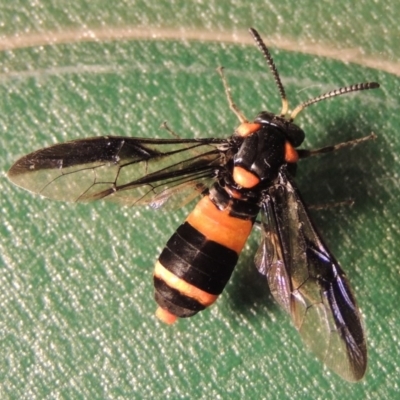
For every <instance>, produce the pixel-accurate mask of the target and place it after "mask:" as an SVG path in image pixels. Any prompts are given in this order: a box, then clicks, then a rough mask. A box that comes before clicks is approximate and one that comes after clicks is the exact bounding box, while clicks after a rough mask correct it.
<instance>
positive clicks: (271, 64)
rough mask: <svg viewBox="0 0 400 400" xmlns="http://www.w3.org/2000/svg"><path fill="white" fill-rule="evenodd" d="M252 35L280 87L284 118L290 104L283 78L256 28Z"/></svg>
mask: <svg viewBox="0 0 400 400" xmlns="http://www.w3.org/2000/svg"><path fill="white" fill-rule="evenodd" d="M249 31H250V33H251V35H252V36H253V38H254V40H255V42H256V43H257V45H258V47H259V48H260V50H261V51H262V53H263V54H264V57H265V59H266V60H267V64H268V66H269V68H270V70H271V72H272V75H273V77H274V79H275V83H276V86H278V90H279V94H280V95H281V99H282V110H281V116H282V117H284V116H285V115H286V113H287V112H288V109H289V103H288V101H287V98H286V93H285V89H284V87H283V85H282V82H281V78H280V77H279V74H278V70H277V69H276V66H275V64H274V60H273V59H272V56H271V54H270V52H269V50H268V49H267V46H265V44H264V42H263V40H262V39H261V36H260V35H259V34H258V32H257V31H256V30H255V29H254V28H250V29H249Z"/></svg>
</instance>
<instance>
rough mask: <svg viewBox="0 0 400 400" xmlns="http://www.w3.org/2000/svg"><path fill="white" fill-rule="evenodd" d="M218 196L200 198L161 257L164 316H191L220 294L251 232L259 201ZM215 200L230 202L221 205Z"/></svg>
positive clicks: (159, 292) (158, 283)
mask: <svg viewBox="0 0 400 400" xmlns="http://www.w3.org/2000/svg"><path fill="white" fill-rule="evenodd" d="M221 190H223V189H222V188H220V187H219V192H221ZM214 192H215V191H214ZM214 194H215V193H214ZM218 196H219V195H218V194H217V197H218ZM225 196H227V194H226V193H225ZM213 200H214V201H212V200H211V199H210V196H206V197H203V198H202V199H201V200H200V201H199V203H198V204H197V205H196V207H195V209H194V210H193V212H192V213H191V214H190V215H189V216H188V218H187V219H186V221H185V223H184V224H182V225H181V226H180V227H179V228H178V229H177V231H176V232H175V233H174V235H173V236H172V237H171V239H170V240H169V241H168V243H167V245H166V247H165V248H164V250H163V252H162V253H161V255H160V258H159V260H158V261H157V263H156V266H155V271H154V286H155V299H156V302H157V303H158V305H159V308H158V310H157V313H156V315H157V316H158V317H159V318H160V319H161V320H162V321H164V322H167V323H173V322H175V320H176V318H177V317H181V318H183V317H190V316H192V315H194V314H196V313H197V312H199V311H201V310H203V309H205V308H206V307H207V306H209V305H210V304H212V303H213V302H214V301H215V300H216V299H217V297H218V295H219V294H221V293H222V291H223V289H224V287H225V285H226V284H227V282H228V280H229V278H230V276H231V274H232V271H233V269H234V268H235V265H236V262H237V260H238V256H239V253H240V252H241V250H242V249H243V247H244V245H245V243H246V240H247V238H248V236H249V234H250V232H251V229H252V226H253V222H254V218H255V215H256V214H257V212H258V207H257V206H252V207H243V204H245V202H243V201H239V200H232V199H231V200H230V201H229V204H228V205H226V204H224V205H221V204H219V203H218V199H214V198H213ZM215 202H216V203H217V204H219V206H220V207H219V208H223V207H225V208H224V209H223V210H221V209H219V208H218V207H217V206H216V204H215ZM250 210H251V213H250Z"/></svg>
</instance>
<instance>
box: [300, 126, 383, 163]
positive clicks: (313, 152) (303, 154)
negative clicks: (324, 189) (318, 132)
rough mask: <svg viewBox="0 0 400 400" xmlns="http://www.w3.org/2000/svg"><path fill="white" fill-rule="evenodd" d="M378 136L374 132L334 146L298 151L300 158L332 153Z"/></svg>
mask: <svg viewBox="0 0 400 400" xmlns="http://www.w3.org/2000/svg"><path fill="white" fill-rule="evenodd" d="M376 138H377V136H376V135H375V133H373V132H372V133H371V134H370V135H368V136H364V137H362V138H358V139H353V140H349V141H347V142H343V143H338V144H335V145H332V146H326V147H321V148H319V149H315V150H304V149H298V150H297V153H298V154H299V158H307V157H312V156H317V155H319V154H325V153H331V152H333V151H337V150H341V149H343V148H345V147H350V146H356V145H358V144H360V143H363V142H366V141H367V140H374V139H376Z"/></svg>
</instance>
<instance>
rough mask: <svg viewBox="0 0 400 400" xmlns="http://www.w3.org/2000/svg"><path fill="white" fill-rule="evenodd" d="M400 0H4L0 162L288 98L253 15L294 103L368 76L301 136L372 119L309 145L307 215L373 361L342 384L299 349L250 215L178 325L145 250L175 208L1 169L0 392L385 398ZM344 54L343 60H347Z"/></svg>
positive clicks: (391, 319) (180, 216)
mask: <svg viewBox="0 0 400 400" xmlns="http://www.w3.org/2000/svg"><path fill="white" fill-rule="evenodd" d="M399 11H400V10H399V5H398V2H395V1H394V0H392V1H389V2H385V3H384V2H374V1H367V0H366V1H360V2H357V3H342V2H336V3H335V2H333V1H332V2H324V3H315V2H311V1H300V2H296V5H294V3H293V2H289V1H280V2H275V1H271V2H268V3H265V2H261V1H256V2H254V1H253V2H251V4H250V3H244V2H240V1H231V2H217V1H211V2H204V3H201V2H200V3H198V2H196V3H195V2H193V3H192V2H184V1H175V2H173V3H170V2H165V1H159V2H153V4H148V2H140V1H137V2H134V1H132V2H118V4H115V2H105V1H99V0H97V1H91V2H83V1H82V2H79V1H78V2H69V3H66V2H57V1H55V2H51V3H50V2H49V3H47V2H42V3H41V2H27V1H16V2H13V3H12V5H10V4H8V3H6V2H5V1H4V0H3V2H2V4H1V3H0V12H1V15H2V16H3V18H2V20H3V21H4V23H3V25H1V26H0V35H1V38H0V50H1V52H0V68H1V72H0V73H1V75H0V79H1V82H0V90H1V93H0V130H1V132H0V141H1V146H0V168H1V170H2V171H4V172H5V171H7V169H8V168H9V167H10V166H11V165H12V163H13V162H14V161H16V159H17V158H18V157H20V156H22V155H24V154H26V153H29V152H31V151H33V150H36V149H37V148H40V147H44V146H48V145H51V144H53V143H56V142H60V141H66V140H71V139H75V138H83V137H89V136H96V135H126V136H139V137H140V136H143V137H169V136H168V135H169V134H168V133H167V132H166V131H165V130H162V129H159V126H160V124H161V123H162V122H163V121H165V120H167V121H168V124H169V125H170V126H171V127H172V128H173V129H174V130H175V131H176V132H177V133H178V134H179V135H180V136H182V137H214V136H216V137H226V136H229V135H230V134H232V132H233V130H234V129H235V127H236V126H237V124H238V121H237V118H236V116H235V115H234V114H233V113H232V112H231V111H230V110H229V108H228V105H227V101H226V98H225V94H224V92H223V88H222V84H221V81H220V78H219V76H218V74H217V73H216V71H215V69H216V67H218V66H220V65H223V66H224V67H225V68H226V75H227V78H228V80H229V83H230V85H231V87H232V94H233V96H234V98H235V101H236V102H237V104H238V106H239V107H240V109H241V110H242V111H243V112H244V113H245V115H246V116H247V117H248V118H249V119H251V118H253V117H254V116H255V115H256V114H257V113H258V112H259V111H260V110H261V109H263V110H264V109H266V110H269V111H271V112H279V110H280V100H279V96H278V93H277V90H276V87H275V86H274V82H273V78H272V77H271V74H270V72H269V71H268V69H267V67H266V65H265V61H264V59H263V58H262V56H261V54H260V52H259V51H258V49H257V48H256V46H255V45H254V44H253V43H252V41H251V38H250V35H248V33H247V32H246V31H247V28H248V27H250V26H254V27H255V28H257V29H258V30H259V32H260V34H261V35H262V37H263V38H264V39H265V41H266V43H267V45H269V46H271V52H272V54H273V56H274V60H275V63H276V65H277V67H278V70H279V72H280V74H281V78H282V81H283V83H284V85H285V88H286V90H287V94H288V98H289V100H290V104H291V107H292V108H294V107H295V106H296V105H297V104H299V103H300V102H302V101H304V100H307V99H308V98H310V97H312V96H315V95H318V94H320V93H322V92H325V91H328V90H331V89H334V88H337V87H340V86H344V85H347V84H353V83H357V82H362V81H378V82H379V83H380V84H381V89H380V90H374V91H368V92H363V93H358V94H354V95H349V96H343V97H341V98H337V99H333V100H329V101H326V102H322V103H319V104H318V105H313V106H311V107H310V108H309V109H307V110H305V111H304V112H303V113H302V114H301V115H300V116H299V118H298V119H297V120H296V122H297V123H298V124H299V125H301V126H302V128H303V129H304V131H305V132H306V141H305V144H304V147H307V148H316V147H321V146H325V145H329V144H335V143H339V142H342V141H346V140H350V139H353V138H357V137H361V136H365V135H368V134H369V133H370V132H371V131H373V132H375V133H376V134H377V136H378V139H377V140H376V141H374V142H368V143H364V144H361V145H360V146H358V147H356V148H353V149H344V150H342V151H340V152H338V153H335V154H329V155H325V156H320V157H318V158H311V159H308V160H305V161H302V162H301V163H300V165H299V168H298V176H297V182H298V185H299V187H300V189H301V191H302V193H303V194H304V197H305V199H306V200H307V202H308V203H310V204H315V205H321V204H326V203H335V202H341V201H343V200H347V199H353V200H354V201H355V204H354V206H353V207H352V208H348V207H334V208H329V209H327V210H323V211H313V213H312V214H313V217H314V219H315V222H316V224H317V226H318V227H319V229H320V230H321V232H322V233H323V235H324V237H325V238H326V241H327V242H328V243H329V245H330V247H331V249H332V251H333V252H334V254H336V256H337V258H338V259H339V260H340V262H341V264H342V266H343V268H344V269H345V271H346V272H347V274H348V276H349V278H350V281H351V283H352V285H353V288H354V291H355V293H356V297H357V299H358V302H359V305H360V307H361V309H362V312H363V314H364V316H365V325H366V330H367V335H368V345H369V360H370V361H369V371H368V372H367V376H366V377H365V379H364V381H363V382H362V383H359V384H349V383H346V382H343V381H342V380H340V378H338V377H336V376H335V375H333V374H332V373H330V372H329V371H327V370H325V369H323V367H322V365H321V364H320V363H319V362H318V361H316V360H315V359H314V358H313V356H312V355H310V354H309V353H307V352H306V350H305V349H304V348H303V347H302V344H301V341H300V339H299V336H298V334H297V332H296V331H295V329H294V328H293V327H292V326H291V324H290V321H289V320H288V318H287V316H286V315H285V314H284V313H283V312H282V311H281V310H280V309H279V308H278V307H277V305H276V304H275V303H274V302H273V300H272V298H271V296H270V294H269V290H268V288H267V285H266V283H265V282H264V281H263V280H262V279H260V277H259V275H258V273H257V271H256V270H255V268H254V265H253V256H254V253H255V251H256V249H257V245H258V232H254V234H253V235H252V237H251V238H250V240H249V242H248V245H247V246H246V248H245V250H244V252H243V254H242V256H241V258H240V261H239V264H238V266H237V269H236V271H235V273H234V276H233V278H232V280H231V282H230V283H229V285H228V286H227V289H226V290H225V292H224V294H223V295H222V296H221V298H220V299H219V300H218V302H217V303H216V304H215V305H214V306H213V307H211V309H210V310H207V311H205V312H203V313H201V315H199V316H197V317H195V318H192V319H190V320H181V321H179V322H178V323H177V324H176V325H174V326H172V327H168V326H164V325H162V324H161V323H159V322H158V321H157V320H156V319H155V318H154V316H153V315H152V314H153V312H154V310H155V308H156V306H155V303H154V301H153V299H152V296H153V294H152V293H153V289H152V268H153V267H152V266H153V264H154V262H155V260H156V259H157V257H158V254H159V253H160V251H161V249H162V248H163V246H164V244H165V243H166V241H167V240H168V238H169V237H170V235H171V234H172V233H173V231H174V229H175V228H176V227H177V226H178V225H179V224H180V223H181V222H182V221H183V220H184V218H185V216H186V214H187V213H188V212H189V211H190V207H188V208H186V209H184V210H179V211H177V212H175V213H174V212H170V213H166V212H158V213H157V212H153V211H151V210H146V209H140V208H138V209H134V208H132V209H127V208H118V207H116V206H114V205H110V204H106V203H102V202H98V203H93V204H83V205H82V204H80V205H71V204H62V203H57V202H51V201H48V200H44V199H41V198H39V197H33V196H31V195H30V194H29V193H27V192H23V191H22V190H20V189H18V188H16V187H14V186H12V185H11V184H10V183H9V182H8V180H7V179H6V178H5V176H4V177H3V178H2V179H1V180H0V190H1V192H2V196H1V197H0V207H1V210H2V218H1V221H0V235H1V241H0V257H1V258H0V268H1V269H0V299H1V305H2V307H1V308H0V310H1V311H0V321H1V322H2V325H1V326H2V328H1V330H0V332H1V347H0V348H1V356H2V357H1V360H2V362H1V364H0V376H1V382H2V383H1V386H0V393H1V395H2V396H1V397H2V398H7V397H9V398H18V399H20V398H53V397H60V398H110V399H113V398H126V399H132V398H140V399H142V398H153V399H157V398H160V399H161V398H173V399H175V398H228V397H229V398H244V397H247V398H271V399H275V398H289V397H290V398H292V397H293V394H295V396H296V397H297V398H310V399H315V398H341V397H346V398H352V399H364V398H369V397H370V396H371V395H372V393H373V397H374V398H394V397H395V396H396V393H397V390H398V389H397V381H398V376H399V368H398V357H399V352H398V350H397V349H398V343H397V342H398V341H397V339H396V338H397V336H398V334H397V332H398V331H399V328H400V326H399V324H400V322H399V321H400V318H399V317H400V315H399V307H398V306H397V304H396V300H397V299H398V298H399V287H400V280H399V273H400V267H399V263H398V257H399V251H398V243H399V240H400V230H399V227H398V217H399V211H398V210H399V207H398V199H399V198H400V187H399V176H398V174H399V172H398V162H399V160H398V153H399V150H400V135H399V134H398V127H399V126H400V121H399V119H400V114H399V112H398V110H399V109H400V107H399V95H398V93H399V78H398V75H399V71H400V68H399V64H398V59H399V58H400V45H399V41H398V15H399ZM343 61H351V62H350V63H347V64H344V63H343Z"/></svg>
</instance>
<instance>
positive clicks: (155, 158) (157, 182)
mask: <svg viewBox="0 0 400 400" xmlns="http://www.w3.org/2000/svg"><path fill="white" fill-rule="evenodd" d="M227 146H228V141H227V140H226V139H225V140H217V139H203V140H202V139H198V140H195V139H193V140H184V139H164V140H162V139H140V138H125V137H115V136H114V137H113V136H109V137H94V138H88V139H82V140H74V141H71V142H66V143H62V144H56V145H54V146H51V147H47V148H44V149H40V150H38V151H35V152H33V153H31V154H28V155H26V156H24V157H22V158H21V159H19V160H18V161H17V162H16V163H15V164H14V165H13V166H12V167H11V169H10V170H9V172H8V177H9V179H10V180H11V181H12V182H13V183H15V184H16V185H18V186H20V187H22V188H24V189H26V190H29V191H31V192H33V193H37V194H40V195H42V196H45V197H49V198H52V199H55V200H63V201H72V202H87V201H93V200H98V199H106V200H109V201H114V202H118V203H121V204H123V205H136V204H150V205H152V206H153V207H155V208H158V207H160V206H162V205H164V204H165V203H166V201H167V200H168V199H169V198H170V197H172V196H173V195H174V197H177V198H179V200H180V201H189V200H191V198H194V197H195V196H196V195H198V194H199V193H201V192H202V191H204V190H205V188H206V187H207V185H208V184H209V181H210V180H212V179H213V177H214V176H215V171H216V170H217V169H218V167H219V166H221V165H223V164H224V162H225V152H224V151H222V150H221V148H227Z"/></svg>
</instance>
